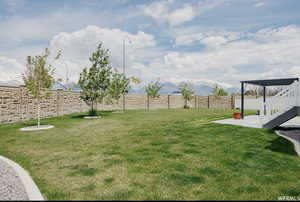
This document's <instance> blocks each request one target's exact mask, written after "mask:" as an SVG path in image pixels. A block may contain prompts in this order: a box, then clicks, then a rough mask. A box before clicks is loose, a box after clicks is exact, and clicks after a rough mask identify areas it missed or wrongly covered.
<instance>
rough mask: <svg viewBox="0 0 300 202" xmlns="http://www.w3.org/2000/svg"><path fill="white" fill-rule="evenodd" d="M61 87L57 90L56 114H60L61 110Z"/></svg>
mask: <svg viewBox="0 0 300 202" xmlns="http://www.w3.org/2000/svg"><path fill="white" fill-rule="evenodd" d="M60 91H61V90H60V89H57V90H56V115H57V116H59V110H60V106H59V105H60V93H59V92H60Z"/></svg>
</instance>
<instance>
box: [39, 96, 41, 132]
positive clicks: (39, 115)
mask: <svg viewBox="0 0 300 202" xmlns="http://www.w3.org/2000/svg"><path fill="white" fill-rule="evenodd" d="M40 110H41V104H40V98H38V127H40V123H41V118H40Z"/></svg>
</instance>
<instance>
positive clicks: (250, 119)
mask: <svg viewBox="0 0 300 202" xmlns="http://www.w3.org/2000/svg"><path fill="white" fill-rule="evenodd" d="M213 122H214V123H221V124H230V125H237V126H245V127H251V128H262V124H261V123H260V121H259V116H258V115H251V116H245V117H244V119H233V118H231V119H223V120H217V121H213ZM281 126H282V127H299V128H300V117H295V118H293V119H291V120H289V121H287V122H286V123H284V124H282V125H281Z"/></svg>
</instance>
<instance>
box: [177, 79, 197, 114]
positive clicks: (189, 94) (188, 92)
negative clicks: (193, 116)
mask: <svg viewBox="0 0 300 202" xmlns="http://www.w3.org/2000/svg"><path fill="white" fill-rule="evenodd" d="M179 90H180V91H181V95H182V97H183V99H184V106H183V108H189V106H188V104H187V102H188V101H190V100H192V99H193V94H194V91H193V89H192V85H191V84H189V83H186V82H183V83H181V84H180V86H179Z"/></svg>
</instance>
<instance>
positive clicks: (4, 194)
mask: <svg viewBox="0 0 300 202" xmlns="http://www.w3.org/2000/svg"><path fill="white" fill-rule="evenodd" d="M5 200H16V201H19V200H29V198H28V196H27V194H26V191H25V188H24V186H23V184H22V182H21V180H20V179H19V177H18V174H17V173H16V172H15V171H14V169H13V168H12V167H11V166H10V165H8V164H7V163H5V162H4V161H2V160H0V201H5Z"/></svg>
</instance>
